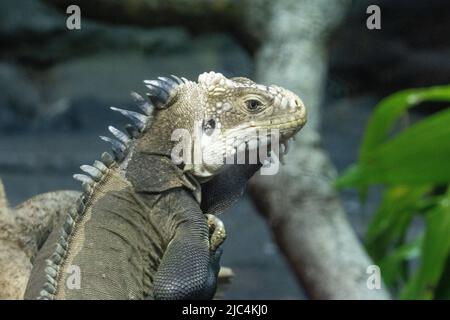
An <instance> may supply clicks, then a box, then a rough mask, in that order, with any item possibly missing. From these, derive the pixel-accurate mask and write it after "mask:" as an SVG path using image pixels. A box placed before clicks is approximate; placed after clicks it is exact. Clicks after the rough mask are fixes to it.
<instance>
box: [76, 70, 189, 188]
mask: <svg viewBox="0 0 450 320" xmlns="http://www.w3.org/2000/svg"><path fill="white" fill-rule="evenodd" d="M144 83H145V84H146V86H147V88H149V89H150V92H149V93H148V94H147V95H148V97H149V101H146V100H145V99H144V98H143V97H142V96H141V95H139V94H138V93H136V92H132V93H131V96H132V97H133V99H134V101H135V102H136V103H137V106H138V107H139V109H140V110H141V111H142V112H143V114H141V113H138V112H135V111H130V110H124V109H120V108H116V107H111V110H113V111H117V112H119V113H120V114H122V115H123V116H125V117H127V118H128V119H130V120H131V121H132V124H128V125H126V127H125V131H126V133H125V132H122V131H120V130H119V129H116V128H115V127H113V126H109V127H108V129H109V131H110V132H111V133H112V135H113V136H114V138H109V137H105V136H100V138H101V139H102V140H103V141H106V142H109V143H111V146H112V152H113V154H114V158H115V160H117V161H122V160H123V159H125V157H126V155H127V152H128V150H129V144H130V140H132V139H136V138H139V136H140V135H141V134H142V133H143V132H144V131H145V130H146V129H147V128H148V127H149V125H150V123H151V121H150V120H151V118H152V117H153V113H154V111H155V110H154V109H155V108H156V109H164V108H166V107H167V106H169V105H170V101H171V100H172V99H173V97H174V96H175V95H176V89H177V88H178V86H179V85H182V84H186V83H189V80H187V79H186V78H179V77H177V76H174V75H172V76H170V77H159V78H158V79H157V80H144ZM79 180H81V179H79ZM85 180H86V179H84V180H83V181H85Z"/></svg>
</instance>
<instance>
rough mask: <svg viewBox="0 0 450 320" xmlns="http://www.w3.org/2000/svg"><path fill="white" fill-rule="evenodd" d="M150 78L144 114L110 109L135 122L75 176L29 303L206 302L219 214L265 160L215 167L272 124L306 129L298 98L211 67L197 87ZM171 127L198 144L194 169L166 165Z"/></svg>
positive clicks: (283, 136) (289, 130)
mask: <svg viewBox="0 0 450 320" xmlns="http://www.w3.org/2000/svg"><path fill="white" fill-rule="evenodd" d="M145 83H146V84H147V87H148V88H149V89H150V93H149V94H148V95H149V102H146V101H145V100H144V99H143V98H142V97H141V96H139V95H138V94H136V93H133V96H134V97H135V99H136V100H137V101H138V105H139V107H140V109H141V110H142V111H143V112H144V115H143V114H139V113H136V112H132V111H126V110H122V109H117V108H112V109H114V110H116V111H119V112H121V113H122V114H123V115H125V116H127V117H128V118H130V119H132V120H133V125H128V126H127V127H126V128H127V134H125V133H123V132H121V131H119V130H117V129H115V128H113V127H110V128H109V129H110V131H111V133H112V134H113V135H114V136H115V138H116V139H110V138H107V137H102V139H104V140H107V141H109V142H111V143H112V151H113V154H114V155H113V156H111V155H109V154H108V153H104V154H103V155H102V157H101V161H95V162H94V164H93V165H92V166H82V167H81V169H82V170H83V171H85V172H86V173H87V175H75V178H77V179H79V180H81V181H82V182H83V188H84V193H83V195H82V196H81V197H80V199H79V201H78V203H77V208H76V209H74V210H73V211H71V212H69V213H68V214H67V217H66V218H65V220H64V219H63V220H64V221H62V222H61V226H60V227H59V228H57V229H55V230H54V231H53V232H52V234H51V235H50V236H49V239H48V240H47V242H46V243H45V245H44V246H43V248H42V249H41V250H40V252H39V254H38V256H37V258H36V261H35V266H34V268H33V271H32V274H31V277H30V281H29V283H28V287H27V291H26V294H25V298H28V299H34V298H43V299H144V298H149V299H153V298H155V299H185V298H187V299H209V298H212V296H213V294H214V292H215V286H216V279H217V273H218V270H219V258H220V249H217V247H218V246H219V245H220V244H221V242H222V241H223V240H224V237H225V233H224V229H223V226H222V225H221V222H220V220H218V219H217V218H215V215H216V214H219V213H221V212H222V211H224V210H225V209H226V208H228V207H230V206H231V205H232V204H233V203H234V202H235V201H236V200H237V199H238V198H239V197H240V196H241V195H242V193H243V190H244V187H245V184H246V182H247V180H248V179H249V178H250V177H251V176H252V175H253V174H254V173H255V172H256V171H257V170H258V169H259V168H260V166H261V163H260V161H259V162H258V163H257V164H244V165H238V164H236V165H224V164H223V162H221V161H211V160H223V159H225V158H226V157H228V156H230V154H231V155H233V154H236V153H239V152H248V151H251V150H256V149H258V148H260V147H261V146H262V145H263V144H270V143H271V140H270V138H269V137H264V139H263V138H261V136H259V135H258V130H263V129H264V130H267V129H277V130H278V132H279V134H280V142H281V143H282V144H285V145H286V144H287V142H288V139H289V138H291V137H292V136H293V135H294V134H295V133H296V132H297V131H299V130H300V129H301V128H302V127H303V125H304V124H305V122H306V112H305V107H304V106H303V104H302V102H301V100H300V99H299V98H298V97H297V96H296V95H295V94H293V93H292V92H290V91H288V90H285V89H282V88H280V87H277V86H273V85H272V86H264V85H260V84H256V83H254V82H253V81H251V80H249V79H246V78H231V79H228V78H226V77H224V76H223V75H222V74H220V73H214V72H210V73H204V74H201V75H200V76H199V78H198V82H192V81H189V80H187V79H185V78H182V79H180V78H178V77H175V76H171V77H168V78H165V77H160V78H158V80H151V81H145ZM176 129H185V130H186V131H187V132H189V133H190V135H191V137H192V145H191V146H189V148H194V147H193V144H194V143H197V144H198V145H199V146H200V150H201V155H202V158H201V159H202V160H201V161H200V162H198V161H197V162H196V161H192V163H193V164H191V163H181V164H175V163H174V162H173V161H172V151H173V149H174V146H175V144H176V141H172V134H173V132H174V130H176ZM183 152H185V150H183ZM282 152H283V151H282ZM193 153H194V152H193ZM207 160H208V161H207ZM77 272H79V274H77ZM74 276H79V279H72V278H71V277H74ZM73 281H75V282H76V281H79V283H78V284H79V285H77V284H76V283H72V282H73Z"/></svg>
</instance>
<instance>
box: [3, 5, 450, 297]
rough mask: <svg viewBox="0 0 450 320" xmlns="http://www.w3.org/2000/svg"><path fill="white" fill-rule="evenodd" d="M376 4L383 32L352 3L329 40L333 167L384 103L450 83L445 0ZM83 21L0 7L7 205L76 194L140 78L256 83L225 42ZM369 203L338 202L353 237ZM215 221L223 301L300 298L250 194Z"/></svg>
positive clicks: (248, 62)
mask: <svg viewBox="0 0 450 320" xmlns="http://www.w3.org/2000/svg"><path fill="white" fill-rule="evenodd" d="M376 2H377V3H378V4H379V5H380V7H381V10H382V30H374V31H369V30H368V29H367V28H366V24H365V20H366V18H367V14H366V13H365V7H364V6H363V5H362V4H363V3H367V2H365V1H362V2H361V3H358V1H354V3H353V5H352V9H351V10H350V13H349V16H348V17H347V19H346V21H345V22H344V24H343V26H342V27H340V28H339V30H338V31H337V32H336V34H335V35H333V37H332V38H331V43H330V66H329V75H328V81H327V89H326V92H325V93H324V97H323V101H324V103H323V109H322V112H323V115H322V119H323V120H322V126H321V133H322V138H323V144H324V146H325V148H326V150H327V151H328V152H329V153H330V155H331V158H332V160H333V162H334V164H335V165H336V166H337V168H338V170H343V169H344V168H345V167H346V166H347V165H349V164H350V163H352V162H353V161H354V160H355V158H356V155H357V150H358V145H359V143H360V139H361V136H362V133H363V131H364V128H365V124H366V122H367V120H368V118H369V116H370V114H371V111H372V109H373V107H374V106H375V105H376V103H377V102H378V101H379V100H380V99H381V98H382V97H384V96H386V95H388V94H390V93H393V92H395V91H397V90H400V89H404V88H409V87H419V86H430V85H433V84H445V83H449V82H450V2H449V1H444V0H443V1H437V0H434V1H420V0H414V1H412V0H410V1H406V0H402V1H376ZM366 6H367V5H366ZM81 15H82V20H81V26H82V28H81V30H75V31H69V30H67V29H66V28H65V25H66V24H65V23H66V17H67V16H66V15H64V14H63V13H61V11H58V10H57V9H55V8H53V7H49V6H48V5H46V4H44V3H42V2H41V1H39V0H21V1H14V0H3V1H1V2H0V177H1V178H2V180H3V182H4V184H5V189H6V192H7V194H8V197H9V200H10V202H11V204H12V205H16V204H18V203H20V202H21V201H23V200H25V199H27V198H29V197H31V196H33V195H36V194H39V193H43V192H47V191H52V190H61V189H76V190H80V189H81V188H80V186H79V183H77V182H76V181H75V180H73V179H72V177H71V176H72V174H73V173H76V172H78V167H79V166H80V165H81V164H86V163H92V162H93V160H95V159H97V158H98V157H99V155H100V154H101V153H102V152H103V151H104V150H106V149H107V148H108V146H107V145H105V144H103V143H102V142H101V141H100V139H98V138H97V136H98V135H100V134H105V133H106V132H107V129H106V127H107V125H109V124H112V125H115V126H118V127H121V126H123V125H124V123H125V122H124V120H123V119H122V118H121V117H120V116H118V115H116V114H114V113H113V112H111V111H110V110H109V108H108V107H109V106H118V107H125V108H127V107H132V99H130V96H129V92H130V91H131V90H135V91H137V92H140V93H145V87H144V86H143V84H142V80H143V79H152V78H155V77H157V76H162V75H169V74H176V75H179V76H185V77H187V78H191V79H194V80H195V79H196V78H197V76H198V74H199V73H201V72H204V71H210V70H214V71H217V72H222V73H223V74H225V75H226V76H248V77H252V75H253V72H254V68H253V59H252V54H251V52H248V51H247V50H246V49H245V48H243V47H242V46H241V45H240V44H239V42H238V41H237V40H236V39H235V38H234V37H233V36H232V35H231V34H228V33H221V32H218V31H215V32H204V33H200V32H192V30H187V29H185V28H183V27H182V26H176V25H174V26H167V27H157V28H140V27H137V26H130V25H126V24H120V23H117V24H106V23H99V22H96V21H93V20H89V19H88V18H84V17H83V7H81ZM299 94H300V95H301V93H299ZM432 107H434V106H432ZM423 110H424V109H423V108H421V109H420V110H415V111H413V113H412V115H411V117H412V118H414V117H420V116H422V112H424V111H423ZM431 110H433V108H431ZM287 161H289V156H288V157H287ZM376 198H377V196H376V193H375V194H374V195H372V197H370V198H369V202H368V203H367V205H366V206H365V207H363V208H362V207H361V205H360V204H359V202H358V198H357V197H356V195H355V194H353V193H350V192H347V193H343V194H342V199H343V201H344V205H345V208H346V210H347V212H348V215H349V217H350V220H351V222H352V224H353V226H354V227H355V229H356V231H357V233H358V235H359V236H362V235H363V233H364V231H365V227H366V225H367V223H368V221H369V219H370V212H372V209H373V207H374V206H375V205H376ZM222 218H223V220H224V222H225V224H226V226H227V230H228V234H229V237H228V239H227V241H226V243H225V247H224V248H225V251H224V252H225V253H224V256H223V260H222V262H223V264H224V265H226V266H229V267H232V268H233V270H234V271H235V273H236V277H235V279H234V281H233V283H232V285H231V287H230V288H229V290H228V291H227V294H226V297H227V298H236V299H239V298H248V297H252V298H256V299H265V298H276V299H295V298H304V294H303V291H302V289H301V288H299V286H298V285H297V282H296V280H295V278H294V276H293V275H292V274H291V272H290V270H289V269H288V267H287V264H286V263H285V261H284V259H283V257H282V256H281V255H280V253H279V251H278V249H277V247H276V245H274V243H273V242H272V240H271V236H270V233H269V231H268V230H267V227H266V225H265V223H264V222H263V220H262V219H260V217H259V216H258V214H257V212H256V210H255V209H254V208H253V206H252V203H251V202H250V200H249V199H248V198H247V197H244V199H243V200H242V201H240V202H239V204H238V205H237V206H236V207H235V208H234V209H232V210H231V212H229V213H227V214H225V215H224V216H222Z"/></svg>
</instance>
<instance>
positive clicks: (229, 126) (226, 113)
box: [192, 72, 306, 177]
mask: <svg viewBox="0 0 450 320" xmlns="http://www.w3.org/2000/svg"><path fill="white" fill-rule="evenodd" d="M197 85H198V90H199V92H200V96H202V97H203V101H202V105H203V115H202V126H201V127H200V128H197V132H196V133H194V136H195V138H196V141H198V144H199V148H200V150H201V155H202V157H201V161H197V162H194V165H193V167H192V170H193V173H194V175H196V176H200V177H208V176H212V175H214V174H216V173H217V171H220V170H221V169H222V168H223V167H224V166H223V165H222V164H223V160H224V159H227V158H228V159H230V158H231V160H232V161H231V162H233V161H234V162H236V161H237V159H238V157H237V156H236V155H244V156H245V155H247V158H246V161H247V162H248V161H251V160H250V157H249V156H248V153H249V152H250V153H251V152H253V153H255V154H257V153H258V149H259V148H261V147H263V146H264V147H268V146H270V145H271V144H272V146H273V144H274V143H281V144H282V145H283V146H284V148H282V149H280V152H281V153H284V152H286V151H287V145H288V140H289V139H290V138H291V137H293V135H294V134H295V133H296V132H297V131H299V130H300V129H301V128H302V127H303V125H304V124H305V122H306V111H305V107H304V105H303V103H302V101H301V100H300V98H299V97H298V96H297V95H295V94H294V93H292V92H291V91H289V90H286V89H283V88H281V87H278V86H275V85H271V86H265V85H261V84H257V83H255V82H253V81H252V80H250V79H247V78H242V77H240V78H231V79H227V78H226V77H224V76H223V75H222V74H220V73H215V72H209V73H203V74H201V75H200V76H199V78H198V83H197ZM275 135H278V137H277V138H278V139H274V136H275ZM277 147H278V146H277ZM276 150H278V149H276ZM243 158H244V160H245V157H243ZM254 159H256V157H254ZM229 162H230V161H228V162H227V163H229ZM247 162H246V163H247ZM239 163H241V162H239Z"/></svg>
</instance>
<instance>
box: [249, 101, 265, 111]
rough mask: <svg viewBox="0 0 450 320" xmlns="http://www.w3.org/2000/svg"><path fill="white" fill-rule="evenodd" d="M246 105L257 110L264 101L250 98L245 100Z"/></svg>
mask: <svg viewBox="0 0 450 320" xmlns="http://www.w3.org/2000/svg"><path fill="white" fill-rule="evenodd" d="M245 106H246V107H247V109H248V110H250V111H257V110H258V109H259V108H260V107H261V106H262V103H261V101H259V100H256V99H250V100H247V101H245Z"/></svg>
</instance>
